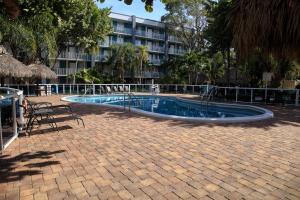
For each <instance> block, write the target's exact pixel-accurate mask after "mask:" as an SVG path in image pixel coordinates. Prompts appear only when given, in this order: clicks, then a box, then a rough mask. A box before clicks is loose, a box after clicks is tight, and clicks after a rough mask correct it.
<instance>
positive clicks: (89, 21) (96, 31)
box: [0, 0, 111, 63]
mask: <svg viewBox="0 0 300 200" xmlns="http://www.w3.org/2000/svg"><path fill="white" fill-rule="evenodd" d="M19 7H20V9H21V15H20V16H19V17H18V18H17V20H14V21H13V20H10V19H9V18H8V16H7V14H6V11H5V10H4V8H0V23H1V30H0V35H1V36H2V40H1V42H2V43H5V44H6V45H8V46H10V47H11V49H12V51H13V53H14V56H15V57H17V56H20V55H21V56H22V57H23V61H24V62H26V63H31V62H34V61H35V60H36V59H39V60H41V61H42V62H44V63H47V62H48V61H49V57H55V54H56V53H59V51H60V49H61V48H63V47H64V46H65V45H67V44H68V43H72V44H75V45H77V46H79V47H82V48H84V49H92V48H95V47H97V46H99V44H100V43H101V42H102V41H103V40H104V38H105V36H106V35H107V34H108V33H110V32H111V19H110V18H109V16H108V15H109V13H110V10H109V9H99V8H98V7H97V5H96V4H95V2H94V1H93V0H65V1H60V0H44V1H39V0H19ZM12 34H13V37H11V35H12Z"/></svg>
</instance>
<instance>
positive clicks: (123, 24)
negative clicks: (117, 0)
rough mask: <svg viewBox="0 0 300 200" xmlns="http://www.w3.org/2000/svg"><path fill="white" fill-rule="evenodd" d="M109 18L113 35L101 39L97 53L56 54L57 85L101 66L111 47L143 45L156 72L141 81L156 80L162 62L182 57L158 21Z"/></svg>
mask: <svg viewBox="0 0 300 200" xmlns="http://www.w3.org/2000/svg"><path fill="white" fill-rule="evenodd" d="M110 17H111V18H112V22H113V32H112V33H111V34H110V35H109V36H107V37H106V38H105V41H104V42H103V43H102V44H101V46H100V48H99V52H98V53H96V54H87V53H84V52H83V51H82V50H81V49H79V48H77V47H75V46H71V45H70V46H68V47H67V49H66V50H65V51H62V52H61V53H60V55H59V56H58V58H57V62H56V64H55V70H56V73H57V75H58V77H59V82H60V83H67V82H68V79H67V77H68V75H70V74H73V73H75V72H76V70H81V69H83V68H90V67H93V66H94V65H95V64H96V63H97V62H104V61H105V59H106V58H107V57H108V56H109V52H110V51H109V48H110V46H111V45H114V44H120V45H122V44H125V43H132V44H134V45H135V46H140V45H144V46H147V47H148V52H149V60H148V62H149V63H150V64H152V65H153V66H154V69H155V68H156V69H155V70H153V71H145V72H143V73H142V76H143V78H144V79H154V78H159V76H160V73H159V66H160V65H161V64H162V63H163V62H164V61H165V60H168V59H169V58H170V57H172V56H178V55H183V54H184V53H185V49H184V48H183V45H182V44H181V43H180V42H179V40H178V39H177V38H176V37H174V36H171V35H168V34H167V32H166V27H165V24H164V23H162V22H160V21H154V20H149V19H143V18H139V17H136V16H134V15H132V16H130V15H124V14H119V13H111V14H110ZM76 62H77V66H78V67H77V68H76ZM155 66H156V67H155ZM128 78H135V77H128Z"/></svg>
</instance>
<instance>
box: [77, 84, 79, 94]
mask: <svg viewBox="0 0 300 200" xmlns="http://www.w3.org/2000/svg"><path fill="white" fill-rule="evenodd" d="M77 95H79V86H78V84H77Z"/></svg>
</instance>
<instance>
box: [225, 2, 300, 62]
mask: <svg viewBox="0 0 300 200" xmlns="http://www.w3.org/2000/svg"><path fill="white" fill-rule="evenodd" d="M299 10H300V1H299V0H276V1H274V0H264V1H261V0H251V1H249V0H235V1H232V10H231V12H230V13H229V21H230V23H229V25H230V27H232V31H233V44H234V46H235V48H236V49H237V50H238V52H239V56H240V57H243V58H246V57H248V56H249V55H251V54H252V53H253V52H255V50H257V49H259V50H261V52H262V53H264V54H265V55H268V54H269V53H271V54H272V55H273V56H275V57H277V58H279V59H281V58H283V57H285V58H289V59H299V57H300V45H299V44H300V34H299V33H300V23H299V19H300V12H299Z"/></svg>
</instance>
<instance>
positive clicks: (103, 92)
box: [100, 86, 106, 94]
mask: <svg viewBox="0 0 300 200" xmlns="http://www.w3.org/2000/svg"><path fill="white" fill-rule="evenodd" d="M100 93H101V94H105V93H106V91H105V89H104V87H103V86H100Z"/></svg>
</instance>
